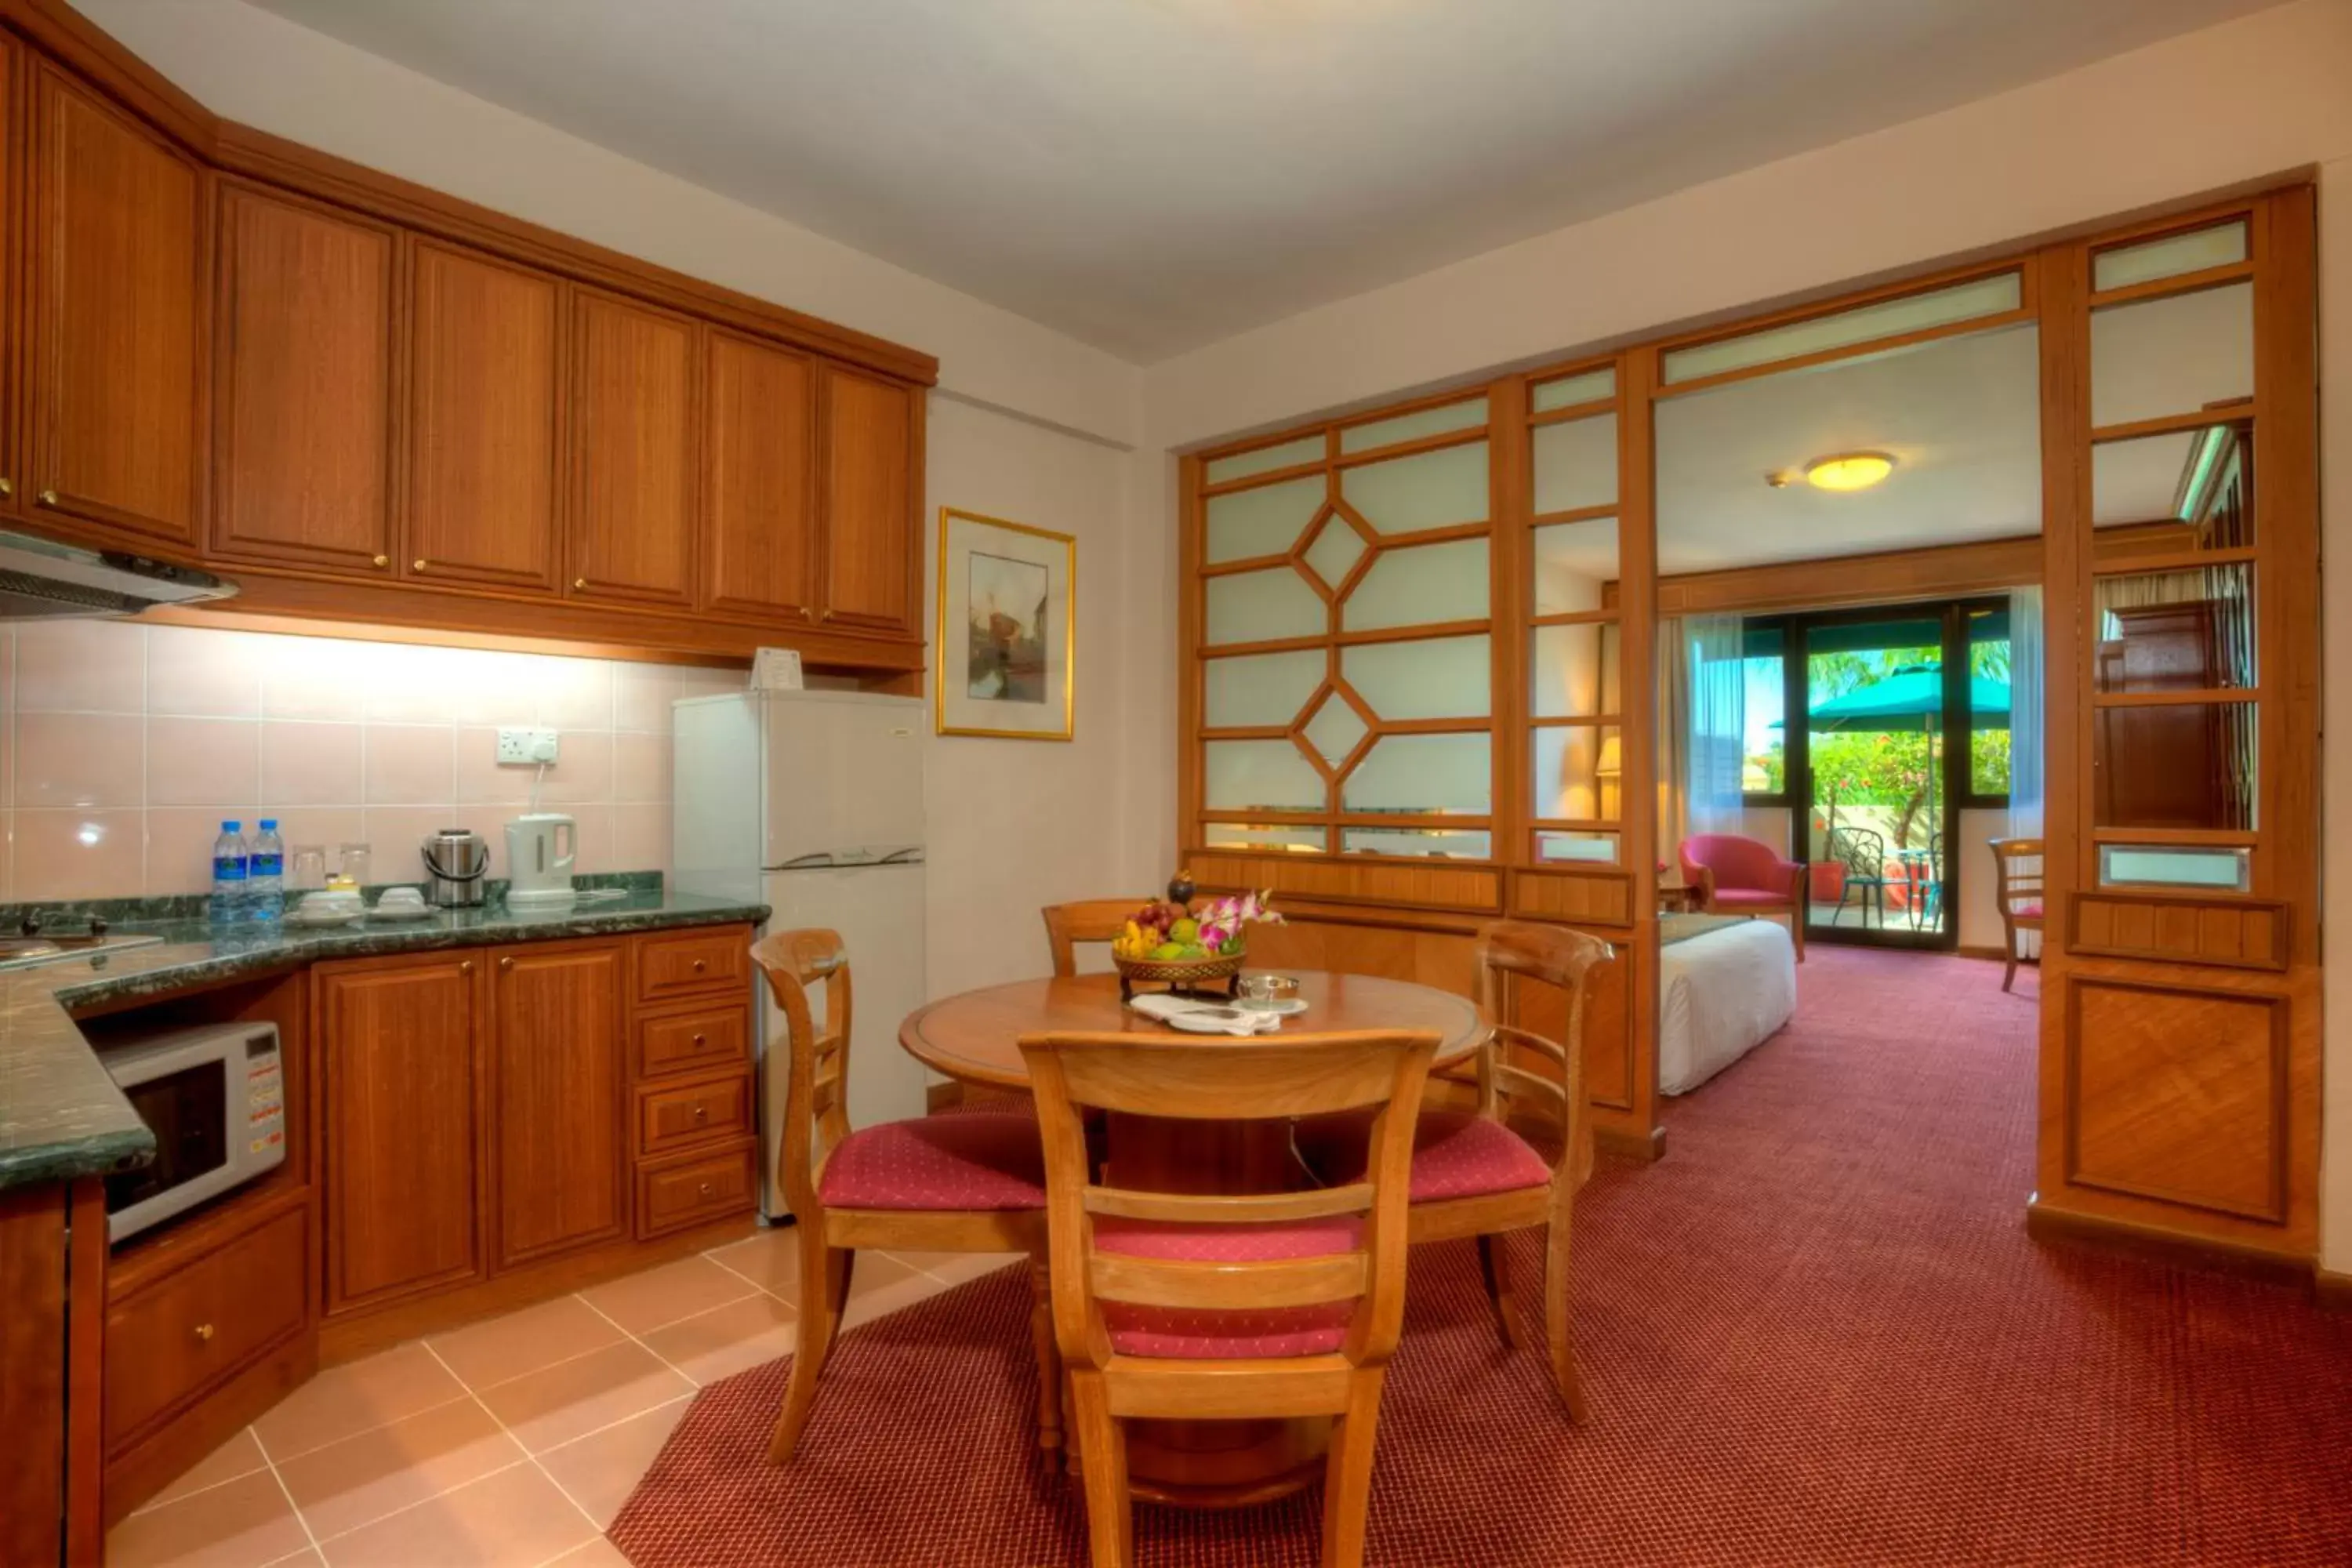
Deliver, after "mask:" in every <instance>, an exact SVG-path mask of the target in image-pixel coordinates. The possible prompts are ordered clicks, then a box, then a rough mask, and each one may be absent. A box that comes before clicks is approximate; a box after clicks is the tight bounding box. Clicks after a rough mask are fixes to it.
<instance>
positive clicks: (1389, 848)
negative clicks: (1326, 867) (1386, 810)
mask: <svg viewBox="0 0 2352 1568" xmlns="http://www.w3.org/2000/svg"><path fill="white" fill-rule="evenodd" d="M1339 841H1340V847H1342V848H1344V849H1345V850H1346V851H1347V852H1348V853H1349V854H1350V855H1418V856H1423V857H1427V858H1432V859H1438V860H1491V859H1493V858H1494V853H1495V852H1494V840H1493V838H1491V837H1489V836H1488V835H1486V834H1484V833H1475V832H1466V831H1464V830H1463V829H1460V828H1453V827H1350V828H1348V829H1346V830H1344V831H1343V832H1342V833H1341V834H1340V835H1339Z"/></svg>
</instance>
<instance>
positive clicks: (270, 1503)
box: [106, 1470, 310, 1568]
mask: <svg viewBox="0 0 2352 1568" xmlns="http://www.w3.org/2000/svg"><path fill="white" fill-rule="evenodd" d="M309 1545H310V1537H309V1536H308V1535H306V1534H305V1533H303V1530H302V1521H300V1520H299V1519H297V1518H296V1517H295V1516H294V1505H293V1504H292V1503H289V1502H288V1501H287V1500H286V1494H285V1493H284V1492H282V1491H280V1490H278V1478H277V1477H275V1476H273V1475H271V1474H270V1473H269V1472H268V1470H257V1471H255V1472H254V1473H253V1474H251V1475H248V1476H240V1477H239V1478H237V1479H236V1480H233V1481H227V1482H225V1483H223V1484H222V1485H220V1486H216V1487H213V1488H211V1489H208V1490H205V1491H200V1492H197V1493H195V1494H194V1496H192V1497H186V1498H183V1499H181V1500H179V1501H178V1502H175V1503H173V1504H171V1505H170V1506H169V1507H166V1508H158V1509H150V1510H147V1511H146V1512H145V1513H134V1514H132V1515H131V1517H130V1518H129V1519H126V1520H124V1521H122V1522H121V1524H118V1525H116V1526H115V1527H114V1529H113V1531H110V1533H109V1534H108V1536H107V1538H106V1561H107V1568H167V1565H168V1568H258V1565H259V1564H261V1563H274V1562H276V1561H277V1560H278V1558H280V1557H289V1556H291V1555H293V1554H294V1553H295V1552H300V1551H302V1550H304V1549H305V1548H307V1547H308V1546H309Z"/></svg>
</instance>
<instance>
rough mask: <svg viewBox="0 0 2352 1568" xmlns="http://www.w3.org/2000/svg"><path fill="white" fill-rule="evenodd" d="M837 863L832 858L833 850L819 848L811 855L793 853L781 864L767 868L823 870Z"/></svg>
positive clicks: (779, 869) (775, 869) (774, 869)
mask: <svg viewBox="0 0 2352 1568" xmlns="http://www.w3.org/2000/svg"><path fill="white" fill-rule="evenodd" d="M837 864H839V862H838V861H836V860H835V859H834V858H833V852H832V851H831V850H827V849H820V850H818V851H816V852H815V853H814V854H813V855H795V856H793V858H791V859H789V860H787V861H785V862H784V863H783V864H782V865H781V866H771V867H769V868H768V869H769V870H772V871H824V870H829V869H831V868H833V867H834V866H835V865H837Z"/></svg>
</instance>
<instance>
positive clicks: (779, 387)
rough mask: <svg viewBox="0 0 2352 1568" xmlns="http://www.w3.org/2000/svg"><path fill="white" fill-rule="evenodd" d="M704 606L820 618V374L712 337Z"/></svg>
mask: <svg viewBox="0 0 2352 1568" xmlns="http://www.w3.org/2000/svg"><path fill="white" fill-rule="evenodd" d="M704 380H705V383H706V384H707V387H708V394H709V395H708V397H707V399H706V401H705V409H706V413H705V420H706V429H705V434H704V437H703V449H704V459H703V486H704V493H705V496H706V502H705V507H706V511H707V514H708V519H709V521H708V523H707V525H706V529H705V551H704V555H703V579H702V594H703V599H702V602H703V603H704V605H707V606H709V608H711V609H714V610H719V611H722V612H725V613H727V614H730V615H743V616H764V617H770V618H773V617H778V616H794V617H798V618H800V619H803V620H808V621H814V619H815V618H816V588H817V584H816V470H815V465H814V461H813V454H812V448H813V447H814V433H815V426H816V372H815V367H814V365H813V364H812V363H810V361H809V359H808V357H807V356H806V355H803V354H796V353H787V352H786V351H784V350H782V349H780V348H776V347H774V346H773V345H772V344H768V343H763V342H755V341H753V340H752V339H750V338H742V337H738V336H736V335H735V334H734V333H732V332H721V331H714V332H712V333H711V334H710V341H709V350H708V359H707V369H706V371H705V373H704Z"/></svg>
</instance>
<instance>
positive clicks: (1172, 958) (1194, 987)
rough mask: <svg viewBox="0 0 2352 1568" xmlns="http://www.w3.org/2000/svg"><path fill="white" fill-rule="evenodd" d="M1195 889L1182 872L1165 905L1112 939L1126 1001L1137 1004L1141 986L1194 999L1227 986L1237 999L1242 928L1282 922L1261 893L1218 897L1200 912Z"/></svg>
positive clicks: (1147, 910) (1149, 907) (1138, 914)
mask: <svg viewBox="0 0 2352 1568" xmlns="http://www.w3.org/2000/svg"><path fill="white" fill-rule="evenodd" d="M1192 891H1193V889H1192V876H1191V875H1190V874H1189V873H1184V872H1180V873H1178V875H1177V877H1176V879H1175V880H1174V881H1172V882H1171V883H1169V884H1168V898H1167V900H1166V901H1165V902H1162V901H1161V900H1157V899H1155V900H1152V901H1151V902H1150V903H1148V904H1146V905H1144V906H1143V908H1141V909H1139V910H1136V911H1135V913H1134V914H1132V915H1130V916H1129V917H1128V921H1127V923H1126V926H1125V927H1124V928H1123V929H1122V930H1121V931H1119V933H1118V935H1117V936H1116V937H1114V938H1112V940H1111V944H1110V954H1111V962H1113V963H1116V964H1118V999H1119V1000H1120V1001H1121V1002H1131V1001H1133V1000H1134V999H1135V988H1136V987H1137V986H1139V985H1164V986H1166V987H1167V988H1168V989H1169V990H1171V991H1174V992H1178V993H1180V994H1190V995H1198V994H1201V993H1202V992H1204V991H1207V990H1209V989H1210V988H1212V987H1219V986H1222V988H1223V992H1224V994H1225V996H1226V997H1227V998H1228V999H1230V998H1232V997H1233V996H1234V994H1236V993H1237V992H1238V990H1239V989H1240V983H1241V973H1242V956H1243V954H1242V931H1243V928H1244V927H1245V926H1251V925H1256V924H1261V923H1279V922H1280V921H1281V919H1282V917H1281V916H1280V915H1277V914H1276V913H1275V912H1274V910H1273V908H1272V907H1271V905H1270V904H1269V903H1268V902H1267V900H1266V897H1265V895H1264V894H1260V893H1244V894H1242V895H1241V896H1239V897H1238V898H1223V899H1217V900H1213V901H1212V902H1211V903H1209V904H1208V905H1207V906H1206V907H1205V908H1203V909H1202V910H1199V911H1198V912H1197V913H1196V912H1195V911H1194V910H1193V908H1192Z"/></svg>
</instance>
